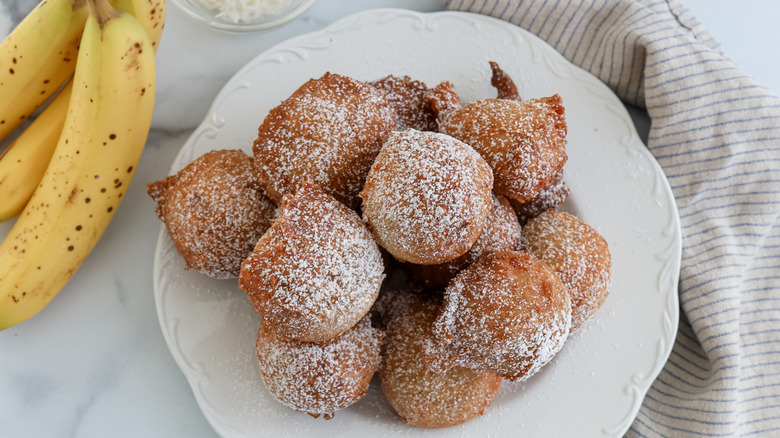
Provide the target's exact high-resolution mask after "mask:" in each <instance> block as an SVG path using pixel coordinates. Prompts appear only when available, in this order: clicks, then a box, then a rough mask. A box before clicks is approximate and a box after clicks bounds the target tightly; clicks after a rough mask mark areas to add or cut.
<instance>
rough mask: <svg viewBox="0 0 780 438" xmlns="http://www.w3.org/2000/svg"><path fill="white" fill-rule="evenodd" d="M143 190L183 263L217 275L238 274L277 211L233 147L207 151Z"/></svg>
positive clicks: (247, 161) (249, 163) (244, 157)
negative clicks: (155, 204) (154, 202)
mask: <svg viewBox="0 0 780 438" xmlns="http://www.w3.org/2000/svg"><path fill="white" fill-rule="evenodd" d="M147 190H148V192H149V195H150V196H151V197H152V198H153V199H154V200H155V201H156V202H157V209H156V212H157V215H158V216H159V217H160V219H161V220H162V221H163V222H164V223H165V225H166V227H167V229H168V232H169V234H170V235H171V239H172V240H173V242H174V244H175V245H176V249H177V250H178V251H179V253H180V254H181V255H182V257H183V258H184V261H185V262H186V264H187V267H188V268H192V269H196V270H197V271H199V272H201V273H203V274H205V275H208V276H211V277H215V278H236V277H238V274H239V270H240V267H241V263H242V262H243V261H244V259H245V258H246V257H247V256H248V255H249V253H250V252H252V248H254V245H255V243H257V240H258V239H259V238H260V236H262V235H263V233H264V232H265V231H266V230H267V229H268V227H269V226H270V220H271V218H272V217H273V215H274V214H275V213H274V212H275V210H276V205H275V204H274V203H273V202H272V201H271V200H270V199H268V198H267V197H266V196H265V193H264V192H263V191H262V189H261V188H260V186H259V185H258V183H257V181H256V179H255V175H254V169H253V165H252V159H251V157H249V156H248V155H246V154H245V153H244V152H243V151H241V150H237V149H223V150H216V151H211V152H208V153H206V154H204V155H202V156H200V157H198V158H197V159H196V160H194V161H193V162H192V163H190V164H189V165H187V166H186V167H185V168H184V169H182V170H181V171H180V172H178V173H177V174H175V175H172V176H169V177H167V178H165V179H163V180H160V181H157V182H154V183H151V184H148V185H147Z"/></svg>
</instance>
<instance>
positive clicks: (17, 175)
mask: <svg viewBox="0 0 780 438" xmlns="http://www.w3.org/2000/svg"><path fill="white" fill-rule="evenodd" d="M72 89H73V83H72V82H68V84H67V85H65V87H63V89H62V91H60V93H59V94H58V95H57V97H55V98H54V100H52V102H51V103H50V104H49V106H47V107H46V109H45V110H44V111H43V112H41V114H40V115H39V116H38V117H37V118H36V119H35V121H33V122H32V123H31V124H30V126H28V127H27V129H25V130H24V131H23V132H22V133H21V134H20V135H19V137H17V138H16V140H14V142H13V143H11V145H10V146H8V149H6V150H5V152H3V154H2V155H0V199H2V200H3V202H2V203H0V222H2V221H4V220H6V219H10V218H12V217H14V216H16V215H18V214H19V213H20V212H21V211H22V209H23V208H24V206H25V205H26V204H27V201H28V200H29V199H30V196H32V194H33V192H34V191H35V188H36V187H38V183H40V181H41V177H42V176H43V173H44V172H45V171H46V166H48V165H49V160H50V159H51V154H53V153H54V147H55V146H57V140H59V138H60V133H61V132H62V126H63V125H64V124H65V114H66V113H67V111H68V102H69V101H70V93H71V90H72Z"/></svg>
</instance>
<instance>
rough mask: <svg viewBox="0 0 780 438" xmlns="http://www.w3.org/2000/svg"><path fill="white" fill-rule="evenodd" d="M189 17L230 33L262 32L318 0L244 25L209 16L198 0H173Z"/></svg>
mask: <svg viewBox="0 0 780 438" xmlns="http://www.w3.org/2000/svg"><path fill="white" fill-rule="evenodd" d="M172 1H173V3H174V4H175V5H176V6H178V8H179V9H180V10H182V11H183V12H184V13H185V14H187V15H188V16H189V17H191V18H194V19H195V20H196V21H197V22H199V23H202V24H205V25H206V26H208V27H210V28H212V29H217V30H221V31H224V32H230V33H248V32H261V31H265V30H269V29H273V28H275V27H278V26H281V25H282V24H285V23H287V22H289V21H291V20H293V19H294V18H296V17H298V16H299V15H301V14H302V13H304V12H305V11H306V10H308V9H309V8H310V7H311V6H312V5H313V4H314V2H315V1H316V0H301V1H300V2H298V4H297V5H295V6H294V7H292V8H290V9H289V10H287V11H285V12H284V13H283V14H281V15H278V16H275V17H269V18H267V19H264V20H262V21H257V22H251V23H243V22H238V23H235V22H232V21H227V20H222V19H220V18H217V17H215V16H213V15H209V14H208V12H207V11H208V10H207V9H206V8H205V7H203V6H201V5H199V4H197V1H198V0H172Z"/></svg>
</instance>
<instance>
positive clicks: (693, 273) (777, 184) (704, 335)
mask: <svg viewBox="0 0 780 438" xmlns="http://www.w3.org/2000/svg"><path fill="white" fill-rule="evenodd" d="M445 3H446V4H447V6H448V7H449V8H450V9H456V10H465V11H471V12H477V13H482V14H488V15H491V16H494V17H498V18H501V19H504V20H507V21H509V22H511V23H514V24H516V25H518V26H521V27H523V28H525V29H526V30H528V31H530V32H532V33H534V34H536V35H537V36H539V37H541V38H542V39H544V40H545V41H547V43H549V44H550V45H551V46H553V47H554V48H555V49H556V50H558V51H559V52H560V53H561V54H563V56H565V57H566V58H567V59H568V60H569V61H571V62H572V63H574V64H576V65H579V66H580V67H582V68H584V69H586V70H588V71H590V72H591V73H592V74H594V75H596V76H597V77H598V78H600V79H601V80H602V81H604V82H605V83H606V84H607V85H608V86H609V87H610V88H611V89H612V90H613V91H614V92H615V93H616V94H617V95H618V96H619V97H620V98H621V99H622V100H623V101H624V102H627V103H629V104H632V105H636V106H639V107H643V108H646V109H647V112H648V115H649V117H650V121H651V127H650V133H649V136H648V140H647V143H648V144H647V147H648V148H649V149H650V151H651V152H652V153H653V155H655V157H656V159H657V160H658V162H659V163H660V164H661V167H663V169H664V171H665V172H666V176H667V178H668V179H669V182H670V184H671V186H672V190H673V192H674V196H675V199H676V200H677V206H678V209H679V213H680V221H681V225H682V237H683V242H682V245H683V252H682V267H681V272H680V291H679V293H680V303H681V306H682V312H681V314H682V316H681V321H680V328H679V331H678V334H677V339H676V342H675V344H674V347H673V350H672V353H671V357H670V358H669V361H668V362H667V364H666V365H665V367H664V369H663V370H662V372H661V373H660V375H659V376H658V378H657V379H656V381H655V382H654V383H653V385H652V387H651V388H650V390H649V391H648V393H647V395H646V397H645V399H644V401H643V404H642V406H641V408H640V411H639V413H638V415H637V417H636V419H635V420H634V423H633V425H632V426H631V428H630V429H629V431H628V433H627V435H628V436H670V437H678V436H689V435H690V436H712V437H721V436H743V435H744V436H748V435H756V436H780V225H778V215H780V99H778V98H776V97H775V96H773V95H772V93H771V92H770V91H769V90H767V89H766V88H764V87H762V86H760V85H758V84H757V83H755V82H754V81H753V80H751V79H750V78H748V77H747V76H746V75H745V74H743V73H742V72H740V70H739V69H738V68H737V66H736V65H735V64H734V63H733V62H732V61H731V60H729V59H728V58H727V57H726V56H724V55H723V54H722V53H721V51H720V47H719V44H718V42H717V41H715V40H714V39H713V38H712V37H711V36H710V35H709V34H708V33H707V32H706V31H705V30H704V28H703V26H702V25H701V23H699V22H698V21H697V20H696V19H695V18H694V17H693V16H692V14H691V13H690V12H689V11H688V10H686V9H685V8H684V7H683V6H682V5H681V4H680V3H679V2H678V1H677V0H566V1H563V0H471V1H469V0H450V1H446V2H445ZM724 13H725V12H724Z"/></svg>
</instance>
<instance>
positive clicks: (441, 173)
mask: <svg viewBox="0 0 780 438" xmlns="http://www.w3.org/2000/svg"><path fill="white" fill-rule="evenodd" d="M490 66H491V69H492V71H493V76H492V78H491V83H492V84H493V86H495V87H496V89H497V97H496V98H485V99H482V100H478V101H475V102H470V103H468V104H466V105H462V104H461V100H460V97H459V95H458V94H457V92H456V87H455V86H454V85H453V84H452V83H450V82H446V81H445V82H442V83H440V84H438V85H436V86H434V87H433V88H429V87H428V86H427V85H426V84H424V83H423V82H421V81H418V80H413V79H411V78H409V77H407V76H402V77H400V76H392V75H391V76H386V77H384V78H380V79H376V80H373V81H372V82H364V81H361V80H356V79H353V78H350V77H347V76H342V75H338V74H331V73H326V74H325V75H323V76H322V77H320V78H317V79H311V80H309V81H307V82H306V83H305V84H303V85H302V86H301V87H300V88H298V89H297V90H296V91H295V92H294V93H293V94H292V95H291V96H290V97H289V98H288V99H286V100H285V101H283V102H282V103H281V104H280V105H279V106H277V107H276V108H274V109H272V110H271V111H270V112H269V114H268V115H267V117H266V118H265V119H264V120H263V121H262V123H261V124H260V127H259V129H258V137H257V139H256V140H255V141H254V143H253V145H252V156H249V155H247V154H246V153H244V152H242V150H244V149H248V145H238V146H239V147H238V148H237V149H224V150H215V151H211V152H209V153H207V154H205V155H204V156H202V157H200V158H198V159H196V160H195V161H194V162H193V163H191V164H190V165H188V166H187V167H185V168H184V169H183V170H181V171H180V172H178V173H177V174H175V175H171V176H168V177H166V178H165V179H163V180H160V181H157V182H154V183H150V184H148V191H149V194H150V195H151V196H152V198H153V199H154V200H155V201H156V202H157V209H156V212H157V214H158V216H159V217H160V219H161V220H162V221H163V222H164V223H165V225H166V227H167V228H168V231H169V234H170V236H171V238H172V239H173V242H174V244H175V245H176V248H177V249H178V251H179V253H180V254H181V255H182V257H183V258H184V261H185V263H186V266H187V267H188V268H192V269H196V270H198V271H199V272H202V273H203V274H205V275H209V276H212V277H216V278H233V279H235V278H236V277H237V278H238V285H239V287H240V288H241V289H242V290H243V291H244V292H245V293H246V295H247V297H248V299H249V301H250V302H251V303H252V305H253V306H254V308H255V309H256V311H257V313H258V314H259V315H260V316H261V320H262V322H261V326H260V327H259V330H258V336H257V344H256V350H257V358H258V363H259V370H260V373H259V375H260V378H262V380H263V381H264V383H265V385H266V387H267V388H268V390H269V391H270V393H271V394H272V395H273V396H274V397H275V398H276V399H277V400H279V401H280V402H281V403H283V404H284V405H286V406H288V407H290V408H292V409H295V410H297V411H300V412H303V413H307V414H310V415H312V416H315V417H318V416H324V417H325V418H330V417H331V416H332V415H333V414H334V412H336V411H337V410H340V409H344V408H346V407H347V406H349V405H351V404H353V403H355V402H357V401H358V400H360V399H361V398H362V397H363V396H364V395H365V394H366V391H367V389H368V386H369V384H370V381H371V379H372V377H373V376H374V375H375V373H378V375H379V381H380V382H381V385H382V389H383V390H384V393H385V394H386V396H387V399H388V401H389V402H390V404H391V405H392V406H393V408H394V409H395V411H396V412H397V413H398V415H399V416H400V417H401V418H402V419H403V420H404V421H406V422H407V423H408V424H412V425H416V426H420V427H425V428H440V427H448V426H453V425H456V424H461V423H463V422H466V421H468V420H470V419H472V418H474V417H476V416H478V415H481V414H482V413H483V412H484V411H485V410H486V409H487V408H488V407H489V406H490V405H491V403H492V402H493V400H494V398H495V397H496V394H498V391H499V388H500V386H501V382H502V380H504V379H507V380H511V381H521V380H524V379H527V378H529V377H530V376H532V375H534V374H535V373H536V372H537V371H538V370H539V369H541V368H542V367H543V366H544V365H545V364H547V363H549V362H550V361H551V360H552V359H553V357H554V356H555V355H556V354H557V353H558V352H559V351H560V350H561V349H562V348H563V347H564V344H565V342H566V340H567V338H568V337H569V334H570V333H571V332H572V331H573V330H577V329H578V328H580V327H582V325H583V324H584V323H585V322H587V321H588V320H589V319H591V318H592V317H593V316H594V315H595V314H596V312H597V310H598V309H599V308H600V307H601V305H602V304H603V303H604V300H605V299H606V297H607V294H608V288H609V284H610V279H611V277H610V271H611V258H610V254H609V249H608V247H607V243H606V241H605V240H604V238H603V237H602V236H601V235H600V234H599V233H598V232H597V231H596V230H594V229H593V228H592V227H590V226H588V225H587V224H585V223H583V222H582V221H581V220H579V219H578V218H576V217H575V216H572V215H571V214H568V213H565V212H562V211H558V210H557V208H558V207H559V206H560V204H561V203H562V202H563V201H564V200H565V199H566V197H567V196H568V193H569V190H568V187H567V186H566V183H565V182H564V177H563V167H564V164H565V163H566V160H567V155H566V135H567V126H566V120H565V114H564V106H563V102H562V99H561V97H560V96H558V95H554V96H550V97H542V98H534V99H522V98H521V97H520V95H519V93H518V91H517V87H516V86H515V84H514V82H513V81H512V79H511V77H510V75H508V74H507V73H506V72H504V71H503V70H501V68H500V67H499V66H498V64H496V63H493V62H491V65H490ZM391 276H392V279H393V281H392V282H390V281H388V278H389V277H391ZM390 283H392V286H390V285H389V284H390Z"/></svg>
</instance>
